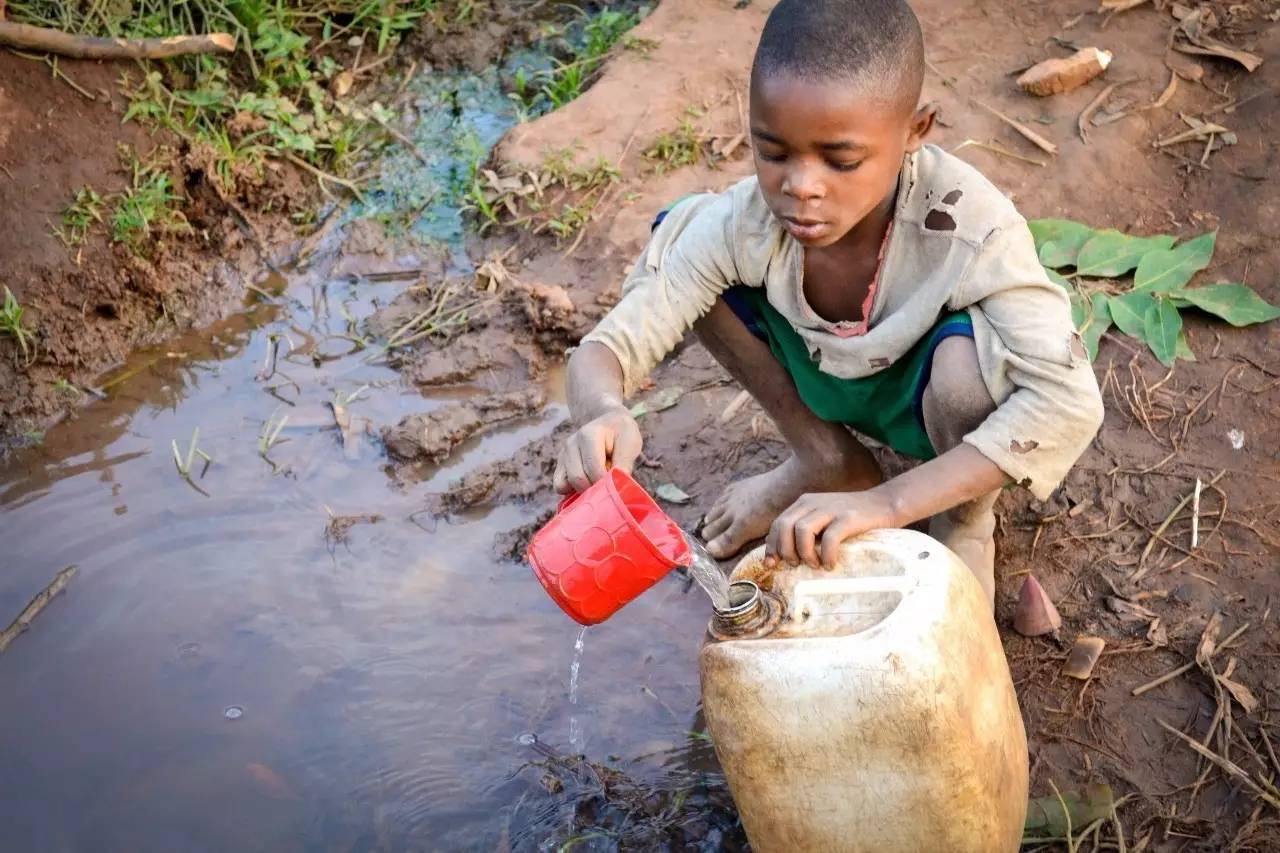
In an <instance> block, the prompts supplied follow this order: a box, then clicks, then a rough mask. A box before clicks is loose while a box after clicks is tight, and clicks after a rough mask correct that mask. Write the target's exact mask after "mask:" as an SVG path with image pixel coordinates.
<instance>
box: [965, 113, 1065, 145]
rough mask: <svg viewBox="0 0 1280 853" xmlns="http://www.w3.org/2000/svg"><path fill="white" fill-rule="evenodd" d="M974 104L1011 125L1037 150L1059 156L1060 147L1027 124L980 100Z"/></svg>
mask: <svg viewBox="0 0 1280 853" xmlns="http://www.w3.org/2000/svg"><path fill="white" fill-rule="evenodd" d="M973 102H974V103H975V104H977V105H978V106H980V107H982V108H983V109H984V110H986V111H987V112H989V113H991V114H992V115H993V116H995V117H996V118H998V119H1000V120H1001V121H1002V122H1004V123H1005V124H1007V125H1009V127H1011V128H1013V129H1014V130H1016V131H1018V133H1020V134H1022V135H1023V137H1025V138H1026V139H1027V141H1029V142H1031V143H1032V144H1033V145H1035V146H1036V147H1037V148H1039V149H1041V150H1042V151H1044V152H1046V153H1048V154H1052V155H1054V156H1057V154H1058V146H1056V145H1054V144H1053V143H1052V142H1050V141H1049V140H1047V139H1045V138H1044V137H1043V136H1041V135H1040V134H1038V133H1036V132H1035V131H1034V130H1032V129H1031V128H1029V127H1027V126H1026V125H1025V124H1023V123H1022V122H1020V121H1015V120H1014V119H1011V118H1009V117H1008V116H1007V115H1005V114H1004V113H1002V112H1000V111H999V110H998V109H996V108H995V107H992V106H988V105H987V104H984V103H983V102H982V101H979V100H977V99H974V101H973Z"/></svg>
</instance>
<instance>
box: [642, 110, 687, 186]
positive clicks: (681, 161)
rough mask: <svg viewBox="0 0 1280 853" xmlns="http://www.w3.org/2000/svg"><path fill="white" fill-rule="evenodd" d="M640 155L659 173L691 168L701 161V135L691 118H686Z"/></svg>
mask: <svg viewBox="0 0 1280 853" xmlns="http://www.w3.org/2000/svg"><path fill="white" fill-rule="evenodd" d="M642 153H643V156H644V157H645V159H646V160H650V161H652V162H653V164H654V168H655V169H656V170H657V171H658V172H659V173H661V172H665V171H666V170H668V169H678V168H680V167H681V166H692V165H694V164H695V163H697V162H698V161H699V160H701V159H702V134H701V132H700V131H699V130H698V128H697V126H696V125H695V124H694V123H693V117H692V116H686V117H685V118H684V119H683V120H682V121H681V122H680V124H679V126H678V127H676V128H675V130H669V131H667V132H665V133H662V134H660V135H659V136H658V138H657V139H655V140H654V141H653V143H652V144H650V146H649V147H648V148H646V149H645V150H644V151H643V152H642Z"/></svg>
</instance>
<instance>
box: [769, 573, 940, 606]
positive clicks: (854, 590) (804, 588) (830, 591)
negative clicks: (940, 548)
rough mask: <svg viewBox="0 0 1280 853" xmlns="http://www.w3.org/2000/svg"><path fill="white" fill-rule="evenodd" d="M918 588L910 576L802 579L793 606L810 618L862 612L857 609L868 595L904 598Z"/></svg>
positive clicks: (794, 594)
mask: <svg viewBox="0 0 1280 853" xmlns="http://www.w3.org/2000/svg"><path fill="white" fill-rule="evenodd" d="M918 585H919V584H918V582H917V580H916V578H914V577H910V576H908V575H897V576H892V575H890V576H879V577H854V578H831V579H824V578H815V579H811V580H802V581H799V582H797V583H796V585H795V588H794V590H793V591H792V594H791V598H792V606H793V608H794V610H795V612H797V613H804V612H807V613H808V614H809V615H810V616H825V615H836V614H841V613H860V612H863V610H864V608H863V607H859V606H858V599H859V598H861V597H863V596H865V595H867V594H875V593H885V592H888V593H897V594H898V595H901V596H903V597H905V596H906V595H907V594H908V593H910V592H911V591H912V590H913V589H915V588H916V587H917V586H918ZM875 609H879V608H878V607H876V608H875Z"/></svg>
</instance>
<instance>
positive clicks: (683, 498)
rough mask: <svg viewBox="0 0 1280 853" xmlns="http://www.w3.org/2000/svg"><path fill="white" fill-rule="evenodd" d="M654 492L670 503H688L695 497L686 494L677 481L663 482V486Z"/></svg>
mask: <svg viewBox="0 0 1280 853" xmlns="http://www.w3.org/2000/svg"><path fill="white" fill-rule="evenodd" d="M653 493H654V494H655V495H656V496H657V497H659V498H660V499H662V500H664V501H666V502H667V503H669V504H687V503H688V502H689V501H691V500H693V498H691V497H689V495H687V494H685V492H684V490H683V489H681V488H680V487H679V486H677V485H676V484H675V483H663V484H662V485H661V486H658V488H656V489H654V490H653Z"/></svg>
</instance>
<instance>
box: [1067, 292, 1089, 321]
mask: <svg viewBox="0 0 1280 853" xmlns="http://www.w3.org/2000/svg"><path fill="white" fill-rule="evenodd" d="M1067 299H1069V300H1070V302H1071V325H1073V326H1075V327H1076V329H1077V330H1079V329H1083V328H1084V324H1085V323H1087V322H1088V320H1089V304H1088V303H1087V302H1085V301H1084V297H1083V296H1081V295H1080V293H1079V291H1077V290H1075V289H1072V291H1071V295H1070V296H1068V297H1067Z"/></svg>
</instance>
